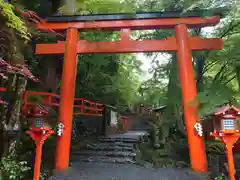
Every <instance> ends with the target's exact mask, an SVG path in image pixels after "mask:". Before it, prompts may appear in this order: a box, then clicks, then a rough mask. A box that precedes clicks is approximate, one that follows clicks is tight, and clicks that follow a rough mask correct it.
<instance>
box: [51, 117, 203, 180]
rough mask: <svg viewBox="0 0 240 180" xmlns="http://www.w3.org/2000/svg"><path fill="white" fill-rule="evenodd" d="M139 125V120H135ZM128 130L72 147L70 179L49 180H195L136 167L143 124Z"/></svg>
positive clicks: (180, 172)
mask: <svg viewBox="0 0 240 180" xmlns="http://www.w3.org/2000/svg"><path fill="white" fill-rule="evenodd" d="M135 121H136V122H139V118H137V117H136V118H135ZM137 124H138V125H137V126H135V127H134V128H133V129H134V130H132V131H129V132H126V133H123V134H117V135H111V136H108V137H100V138H98V139H97V140H96V141H95V142H89V143H85V144H83V143H82V142H80V143H79V145H73V147H72V149H71V167H72V171H71V176H54V177H52V178H50V180H199V179H198V178H197V177H196V176H195V175H194V174H193V173H189V172H190V171H189V170H187V169H171V168H167V169H155V168H152V167H143V166H139V165H137V164H136V157H137V148H136V147H137V144H138V143H140V142H142V141H143V140H144V139H145V138H144V137H145V136H147V135H148V133H147V130H148V128H149V127H148V125H147V124H146V122H143V123H142V124H141V123H137Z"/></svg>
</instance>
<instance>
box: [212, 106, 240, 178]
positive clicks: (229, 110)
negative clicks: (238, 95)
mask: <svg viewBox="0 0 240 180" xmlns="http://www.w3.org/2000/svg"><path fill="white" fill-rule="evenodd" d="M239 114H240V109H238V108H236V107H234V106H232V105H227V106H222V107H221V108H218V109H216V111H215V112H214V117H213V124H214V131H213V132H212V133H211V135H212V136H213V137H215V138H216V139H219V140H222V141H223V143H224V144H225V148H226V154H227V161H228V171H229V177H230V180H235V167H234V158H233V146H234V144H235V143H236V142H237V141H238V139H239V137H240V133H239V130H238V128H237V123H236V122H237V116H239Z"/></svg>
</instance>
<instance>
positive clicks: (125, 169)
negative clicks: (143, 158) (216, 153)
mask: <svg viewBox="0 0 240 180" xmlns="http://www.w3.org/2000/svg"><path fill="white" fill-rule="evenodd" d="M72 167H73V173H72V175H71V176H55V177H52V178H50V179H49V180H199V179H198V178H197V177H196V176H194V175H193V174H191V173H189V172H188V170H187V169H169V168H168V169H154V168H146V167H142V166H138V165H135V164H115V163H82V162H78V163H73V164H72Z"/></svg>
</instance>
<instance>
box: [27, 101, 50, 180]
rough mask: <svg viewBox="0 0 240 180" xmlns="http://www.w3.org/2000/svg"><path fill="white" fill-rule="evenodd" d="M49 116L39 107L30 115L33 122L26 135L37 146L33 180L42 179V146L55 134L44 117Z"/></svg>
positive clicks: (34, 108)
mask: <svg viewBox="0 0 240 180" xmlns="http://www.w3.org/2000/svg"><path fill="white" fill-rule="evenodd" d="M47 114H48V111H47V110H45V109H41V108H39V107H38V106H35V107H33V108H32V109H31V111H30V114H28V117H30V118H29V119H30V120H31V128H30V129H29V130H28V131H27V132H26V133H27V134H29V135H30V137H31V138H32V140H34V141H35V145H36V153H35V163H34V175H33V180H39V178H40V172H41V158H42V146H43V144H44V141H45V140H46V139H47V138H48V137H49V136H51V135H52V134H53V133H54V131H53V130H52V129H51V127H50V125H49V124H48V123H47V122H46V121H45V120H44V116H46V115H47Z"/></svg>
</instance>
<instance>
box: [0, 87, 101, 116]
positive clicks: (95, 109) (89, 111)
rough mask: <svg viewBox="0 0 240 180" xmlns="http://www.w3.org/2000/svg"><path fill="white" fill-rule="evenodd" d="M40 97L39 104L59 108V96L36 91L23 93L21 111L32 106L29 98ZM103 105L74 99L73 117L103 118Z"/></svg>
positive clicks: (0, 88)
mask: <svg viewBox="0 0 240 180" xmlns="http://www.w3.org/2000/svg"><path fill="white" fill-rule="evenodd" d="M4 91H6V88H2V87H0V92H4ZM31 95H33V96H38V97H41V98H42V100H41V102H40V103H41V104H43V105H49V106H52V107H59V103H60V96H59V95H57V94H54V93H49V92H36V91H25V92H24V95H23V103H22V111H23V113H25V112H26V110H27V108H28V107H29V106H32V105H33V104H34V102H32V101H31V100H29V96H31ZM5 103H6V102H4V101H3V100H1V99H0V104H5ZM103 110H104V107H103V104H100V103H96V102H91V101H89V100H86V99H84V98H75V100H74V115H87V116H103Z"/></svg>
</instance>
